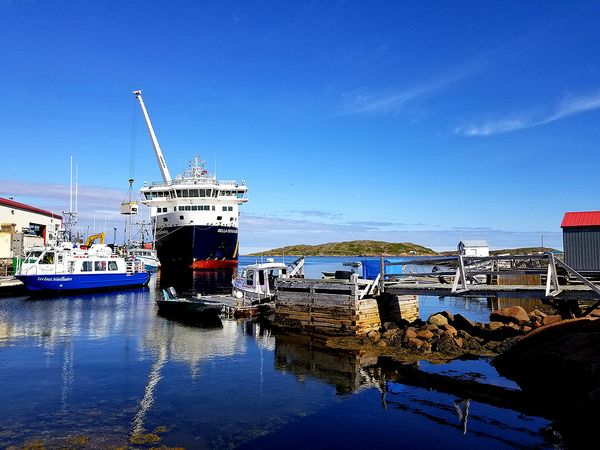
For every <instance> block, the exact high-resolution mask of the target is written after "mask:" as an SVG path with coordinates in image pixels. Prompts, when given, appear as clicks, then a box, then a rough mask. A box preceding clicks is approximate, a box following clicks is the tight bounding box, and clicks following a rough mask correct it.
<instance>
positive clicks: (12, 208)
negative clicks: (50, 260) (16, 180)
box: [0, 198, 62, 258]
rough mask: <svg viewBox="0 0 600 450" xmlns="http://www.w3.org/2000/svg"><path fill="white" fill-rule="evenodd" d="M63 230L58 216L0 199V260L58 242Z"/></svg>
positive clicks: (60, 218)
mask: <svg viewBox="0 0 600 450" xmlns="http://www.w3.org/2000/svg"><path fill="white" fill-rule="evenodd" d="M61 226H62V216H61V215H59V214H55V213H53V212H51V211H46V210H44V209H40V208H36V207H34V206H29V205H26V204H25V203H20V202H15V201H14V200H12V199H8V198H0V258H11V257H13V256H21V255H22V254H23V253H24V252H26V251H27V250H28V249H29V248H30V247H32V246H33V245H41V244H45V243H47V242H48V240H55V239H56V237H57V234H58V232H59V230H60V228H61Z"/></svg>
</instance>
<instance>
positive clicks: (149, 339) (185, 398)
mask: <svg viewBox="0 0 600 450" xmlns="http://www.w3.org/2000/svg"><path fill="white" fill-rule="evenodd" d="M189 275H190V276H187V275H186V277H176V276H172V277H170V275H168V274H161V280H160V283H158V282H155V283H152V285H151V287H150V289H138V290H131V291H123V292H110V293H102V294H86V295H80V296H74V297H64V298H62V297H57V298H52V299H45V300H35V301H31V300H27V299H26V298H22V297H21V298H4V299H2V300H1V301H0V371H1V373H2V384H3V389H1V390H0V404H2V405H3V418H2V421H1V422H0V446H2V447H8V446H11V445H15V446H23V445H25V443H27V442H32V441H36V440H38V441H41V442H42V443H44V445H45V446H46V448H55V447H60V446H65V443H66V442H67V439H69V438H71V439H72V438H73V436H80V437H81V436H85V437H86V438H88V439H89V442H88V446H89V448H98V447H118V446H125V445H128V442H129V441H128V440H129V439H131V437H132V436H136V435H140V434H143V433H150V432H153V431H155V430H157V427H165V428H164V429H159V430H160V432H157V433H156V434H155V435H154V436H155V438H156V439H159V440H160V441H157V442H154V443H152V444H151V446H154V447H160V446H162V445H164V446H169V447H175V446H177V447H186V448H341V447H345V448H399V447H404V446H407V447H408V446H409V445H411V446H415V447H417V446H418V447H425V448H431V447H440V446H443V447H449V448H450V447H451V448H478V447H484V446H485V447H486V448H513V447H527V448H531V447H536V448H544V447H550V446H551V444H552V443H550V442H548V441H546V440H545V438H544V436H545V433H544V432H543V430H544V429H546V428H547V427H548V426H549V424H550V423H549V421H548V420H546V419H544V418H541V417H539V416H537V414H538V412H536V411H533V410H532V409H531V407H530V406H528V405H527V403H526V402H524V401H523V399H522V398H521V396H520V392H519V391H518V390H516V389H515V388H514V386H512V385H511V384H510V382H508V381H507V380H502V379H501V378H500V377H499V376H498V375H497V374H496V373H495V371H494V370H493V369H492V368H491V366H490V365H489V363H488V362H487V361H485V360H476V361H459V362H455V363H451V364H446V365H440V366H433V365H431V364H426V363H421V364H416V365H415V364H413V365H399V364H397V363H394V362H392V361H390V360H387V359H383V358H375V357H372V356H368V355H366V354H363V353H360V352H351V351H341V350H332V349H330V348H326V347H325V346H324V345H322V343H321V341H320V340H319V339H318V338H315V337H311V336H296V335H290V334H283V333H277V332H276V331H274V330H272V329H270V328H269V327H268V326H267V325H265V324H262V323H259V322H250V321H235V320H228V319H226V320H224V321H223V328H218V329H214V328H213V329H206V328H201V327H194V326H189V325H186V324H182V323H179V322H175V321H172V320H168V319H165V318H163V317H160V316H157V314H156V306H155V297H156V295H159V292H160V290H159V287H164V286H167V285H174V286H175V287H176V288H177V289H178V290H180V291H181V292H188V293H203V292H206V293H215V291H219V290H222V292H223V293H228V292H229V290H230V286H231V284H230V283H231V274H226V273H225V274H224V273H216V272H206V271H196V272H191V273H190V274H189ZM169 277H170V278H169ZM155 281H156V280H155ZM208 287H210V289H209V288H208ZM442 372H443V373H442ZM474 373H476V374H474ZM499 380H500V381H501V382H500V383H499V382H498V381H499ZM486 382H487V384H486ZM491 383H493V384H491ZM503 383H504V384H505V385H506V386H505V387H495V386H497V385H499V384H503ZM163 430H164V432H163ZM465 431H466V434H465Z"/></svg>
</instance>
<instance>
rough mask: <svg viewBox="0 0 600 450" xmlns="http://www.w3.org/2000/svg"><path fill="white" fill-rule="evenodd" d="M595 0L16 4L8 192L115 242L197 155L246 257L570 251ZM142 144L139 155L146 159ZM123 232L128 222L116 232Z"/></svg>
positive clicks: (4, 1)
mask: <svg viewBox="0 0 600 450" xmlns="http://www.w3.org/2000/svg"><path fill="white" fill-rule="evenodd" d="M599 13H600V3H598V2H577V1H576V2H549V1H537V2H536V1H528V2H522V1H515V2H510V1H507V2H496V1H489V2H486V1H473V2H467V1H464V2H425V1H423V2H413V3H412V4H409V3H408V2H391V1H373V2H361V1H345V2H344V1H332V2H328V1H318V2H317V1H314V2H311V1H297V2H280V1H240V2H234V1H214V2H211V1H201V2H198V1H165V2H163V1H152V2H147V1H143V2H142V1H139V2H138V1H127V2H118V1H25V0H23V1H19V0H0V37H1V38H0V98H1V101H0V154H1V156H2V164H1V166H0V195H2V196H13V197H14V198H15V200H20V201H23V202H26V203H31V204H33V205H36V206H39V207H44V208H49V209H52V210H55V211H61V210H64V209H66V208H68V182H69V157H70V155H73V157H74V159H75V160H76V161H77V163H78V168H79V184H80V200H79V209H80V216H81V221H82V224H83V225H82V226H83V228H84V229H87V228H86V227H88V226H89V227H90V228H93V225H92V223H93V221H94V219H95V221H96V229H100V228H102V227H103V226H104V221H105V220H106V222H107V227H108V228H109V229H112V226H119V227H121V226H122V225H121V223H122V222H123V219H122V218H121V217H119V215H118V207H119V203H120V202H121V201H122V200H123V198H124V197H125V196H126V194H127V179H128V178H129V173H130V154H131V149H132V148H134V149H135V165H134V178H135V179H136V187H137V188H139V187H140V186H141V184H142V182H143V181H144V180H148V181H152V180H159V179H160V172H159V170H158V167H157V165H156V162H155V159H154V155H153V153H152V148H151V145H150V141H149V139H148V136H147V133H146V130H145V127H144V124H143V121H142V117H141V113H140V111H139V106H138V105H137V104H136V103H135V102H134V97H133V95H131V91H132V90H134V89H142V90H143V92H144V99H145V101H146V105H147V107H148V109H149V113H150V116H151V118H152V120H153V123H154V126H155V129H156V132H157V135H158V139H159V141H160V143H161V147H162V149H163V151H164V154H165V157H166V160H167V163H168V164H169V167H170V169H171V172H172V173H178V172H180V171H181V170H182V169H184V168H185V167H186V165H187V161H188V160H190V159H191V158H192V157H193V156H194V155H195V154H196V153H199V154H200V155H201V156H202V157H203V158H204V159H206V160H207V162H208V165H209V167H210V168H211V170H212V168H213V167H214V165H215V164H216V166H217V172H218V175H219V177H220V178H224V179H238V180H241V179H244V180H245V181H246V182H247V184H248V186H249V197H250V201H249V202H248V203H247V204H246V205H244V206H243V207H242V211H243V212H242V217H241V226H240V238H241V242H240V243H241V249H242V252H248V251H254V250H260V249H261V248H262V247H264V248H270V247H274V246H280V245H288V244H296V243H321V242H329V241H339V240H349V239H382V240H388V241H396V242H400V241H412V242H416V243H420V244H423V245H427V246H431V247H433V248H436V249H450V248H453V247H455V245H456V242H458V240H460V239H479V238H485V239H488V240H489V242H490V245H491V246H492V247H494V248H502V247H511V246H521V245H539V244H540V242H541V236H542V235H544V236H545V243H546V244H547V245H553V246H556V247H561V246H562V244H561V234H560V221H561V219H562V216H563V214H564V212H565V211H576V210H596V209H599V208H598V205H597V199H598V193H599V188H598V177H597V172H596V170H597V168H598V165H599V163H600V154H599V151H598V150H599V149H598V144H599V142H600V127H599V126H598V124H599V123H600V58H599V55H600V27H598V26H597V24H598V20H597V18H598V16H599ZM132 142H134V143H135V145H132ZM115 224H117V225H115Z"/></svg>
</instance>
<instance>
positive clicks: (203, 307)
mask: <svg viewBox="0 0 600 450" xmlns="http://www.w3.org/2000/svg"><path fill="white" fill-rule="evenodd" d="M156 304H157V305H158V313H159V314H160V315H162V316H165V317H169V318H174V319H177V320H180V321H182V322H198V323H202V324H209V325H219V324H221V318H220V315H221V313H222V312H223V309H224V306H225V305H224V304H223V302H221V301H219V300H218V299H211V298H208V297H201V296H197V297H192V298H183V297H179V296H178V295H177V292H176V291H175V289H174V288H173V287H170V288H168V289H163V291H162V298H157V299H156Z"/></svg>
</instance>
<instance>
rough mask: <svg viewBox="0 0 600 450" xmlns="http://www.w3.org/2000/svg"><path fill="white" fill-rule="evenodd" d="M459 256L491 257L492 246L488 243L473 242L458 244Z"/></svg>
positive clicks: (481, 241)
mask: <svg viewBox="0 0 600 450" xmlns="http://www.w3.org/2000/svg"><path fill="white" fill-rule="evenodd" d="M458 254H459V255H465V256H490V246H489V245H488V243H487V241H483V240H472V241H460V242H459V243H458Z"/></svg>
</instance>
